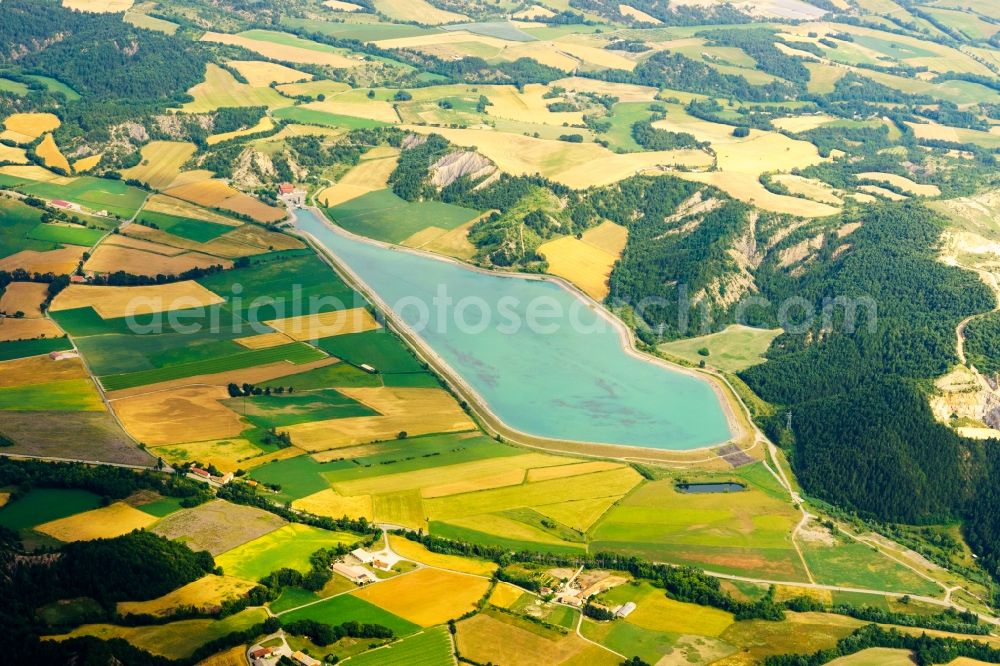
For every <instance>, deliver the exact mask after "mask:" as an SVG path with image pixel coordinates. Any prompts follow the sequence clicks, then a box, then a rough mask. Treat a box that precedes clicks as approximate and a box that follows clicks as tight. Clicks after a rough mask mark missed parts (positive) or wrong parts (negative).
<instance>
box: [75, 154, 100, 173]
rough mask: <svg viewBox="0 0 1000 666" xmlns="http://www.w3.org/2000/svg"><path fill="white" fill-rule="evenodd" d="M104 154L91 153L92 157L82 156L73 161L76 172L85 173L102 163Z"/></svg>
mask: <svg viewBox="0 0 1000 666" xmlns="http://www.w3.org/2000/svg"><path fill="white" fill-rule="evenodd" d="M101 157H102V155H101V154H100V153H98V154H97V155H91V156H90V157H82V158H80V159H78V160H77V161H75V162H73V171H75V172H76V173H83V172H85V171H90V170H91V169H93V168H94V167H95V166H97V165H98V164H100V163H101Z"/></svg>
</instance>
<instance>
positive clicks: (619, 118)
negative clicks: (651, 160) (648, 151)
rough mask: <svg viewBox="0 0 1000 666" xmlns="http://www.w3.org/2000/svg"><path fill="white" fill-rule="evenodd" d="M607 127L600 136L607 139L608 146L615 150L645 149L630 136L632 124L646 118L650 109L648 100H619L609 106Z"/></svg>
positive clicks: (630, 151) (636, 150) (650, 112)
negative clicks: (608, 123) (608, 124)
mask: <svg viewBox="0 0 1000 666" xmlns="http://www.w3.org/2000/svg"><path fill="white" fill-rule="evenodd" d="M611 111H612V113H611V116H610V117H609V118H607V120H610V121H611V129H609V130H608V131H607V132H606V133H605V134H603V135H602V138H604V139H606V140H607V141H608V144H609V145H608V147H609V148H611V150H614V151H616V152H628V153H633V152H639V151H642V150H645V149H644V148H643V147H642V146H640V145H639V144H638V143H636V142H635V139H633V138H632V125H633V124H635V123H637V122H639V121H640V120H647V119H648V118H649V117H650V116H651V115H652V111H650V110H649V102H619V103H618V104H615V105H614V106H613V107H612V108H611Z"/></svg>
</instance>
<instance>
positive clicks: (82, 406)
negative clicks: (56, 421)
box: [0, 379, 103, 412]
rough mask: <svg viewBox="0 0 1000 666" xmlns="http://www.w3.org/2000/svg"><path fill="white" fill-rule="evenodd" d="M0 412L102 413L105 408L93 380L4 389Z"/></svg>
mask: <svg viewBox="0 0 1000 666" xmlns="http://www.w3.org/2000/svg"><path fill="white" fill-rule="evenodd" d="M0 410H14V411H54V412H99V411H103V405H102V404H101V400H100V396H99V395H98V394H97V392H96V391H95V389H94V384H93V383H92V382H91V381H90V379H64V380H60V381H56V382H46V383H44V384H28V385H26V386H5V387H3V388H0Z"/></svg>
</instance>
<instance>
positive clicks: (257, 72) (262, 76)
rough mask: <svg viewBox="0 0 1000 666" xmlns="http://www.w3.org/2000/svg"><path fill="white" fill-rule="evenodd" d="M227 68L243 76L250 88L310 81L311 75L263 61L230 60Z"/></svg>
mask: <svg viewBox="0 0 1000 666" xmlns="http://www.w3.org/2000/svg"><path fill="white" fill-rule="evenodd" d="M228 64H229V66H230V67H232V68H233V69H235V70H236V71H237V72H239V73H240V74H242V75H243V78H245V79H246V80H247V82H248V83H249V84H250V85H252V86H257V87H266V86H269V85H271V84H272V83H298V82H299V81H311V80H312V78H313V75H312V74H307V73H306V72H300V71H299V70H297V69H292V68H291V67H286V66H284V65H279V64H278V63H276V62H266V61H264V60H232V61H230V62H229V63H228Z"/></svg>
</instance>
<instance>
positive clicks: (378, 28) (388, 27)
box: [281, 16, 441, 42]
mask: <svg viewBox="0 0 1000 666" xmlns="http://www.w3.org/2000/svg"><path fill="white" fill-rule="evenodd" d="M281 24H282V25H287V26H289V27H291V28H306V29H308V30H312V31H315V32H318V33H321V34H324V35H329V36H331V37H337V38H339V39H357V40H360V41H363V42H368V41H375V40H379V39H398V38H400V37H417V36H419V35H431V34H434V33H439V32H441V30H440V29H438V28H428V27H424V26H419V25H408V24H403V23H347V22H344V23H333V22H331V21H315V20H313V19H304V18H292V17H287V16H282V17H281Z"/></svg>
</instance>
